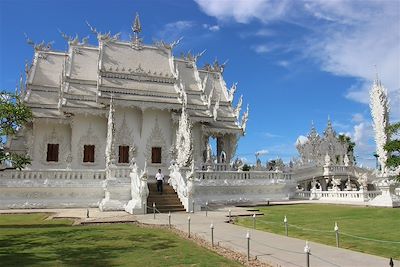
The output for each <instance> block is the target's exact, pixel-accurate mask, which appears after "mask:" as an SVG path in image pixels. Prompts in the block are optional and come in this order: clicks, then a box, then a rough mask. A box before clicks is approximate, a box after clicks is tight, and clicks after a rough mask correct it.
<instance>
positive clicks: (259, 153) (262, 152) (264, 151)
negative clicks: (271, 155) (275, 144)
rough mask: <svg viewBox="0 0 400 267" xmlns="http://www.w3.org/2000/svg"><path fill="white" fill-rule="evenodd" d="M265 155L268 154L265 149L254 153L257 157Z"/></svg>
mask: <svg viewBox="0 0 400 267" xmlns="http://www.w3.org/2000/svg"><path fill="white" fill-rule="evenodd" d="M266 154H268V150H266V149H262V150H259V151H257V152H256V155H257V156H258V157H261V156H264V155H266Z"/></svg>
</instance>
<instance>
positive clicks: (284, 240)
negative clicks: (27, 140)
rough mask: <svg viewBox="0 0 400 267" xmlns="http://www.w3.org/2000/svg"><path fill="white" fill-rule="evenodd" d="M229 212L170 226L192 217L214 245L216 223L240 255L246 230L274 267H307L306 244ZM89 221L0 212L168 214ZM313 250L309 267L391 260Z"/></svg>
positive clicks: (194, 229) (223, 240)
mask: <svg viewBox="0 0 400 267" xmlns="http://www.w3.org/2000/svg"><path fill="white" fill-rule="evenodd" d="M228 209H229V208H221V209H219V210H217V211H209V212H208V216H207V217H206V216H205V212H204V211H202V212H196V213H190V214H188V213H185V212H180V213H172V214H171V223H172V225H173V226H174V227H176V228H177V229H180V230H182V231H184V232H187V230H188V223H187V221H188V220H187V218H188V215H189V216H190V218H191V233H192V234H196V235H197V236H199V237H201V238H203V239H205V240H207V241H210V242H211V231H210V224H211V223H213V224H214V242H215V243H219V245H220V246H224V247H227V248H230V249H232V250H235V251H239V252H241V253H244V254H246V253H247V240H246V233H247V230H249V232H250V238H251V239H250V254H251V257H255V256H257V258H258V259H259V260H261V261H263V262H266V263H268V264H270V265H271V266H274V267H278V266H282V267H283V266H285V267H304V266H306V255H305V253H304V245H305V241H304V240H300V239H296V238H290V237H285V236H281V235H276V234H271V233H267V232H263V231H258V230H253V229H247V228H244V227H241V226H238V225H233V224H228V223H225V221H227V220H228V218H227V215H228ZM231 209H232V215H233V216H235V215H238V214H246V213H247V214H249V215H251V214H253V212H247V211H246V209H244V208H236V207H231ZM89 211H90V212H89V213H90V218H86V209H33V210H32V209H31V210H26V209H25V210H23V209H21V210H0V214H1V213H33V212H51V213H54V214H53V217H54V218H66V217H68V218H75V219H77V222H78V223H97V222H132V221H135V220H136V221H138V222H141V223H146V224H164V225H168V214H157V215H156V219H153V214H147V215H135V216H134V215H130V214H128V213H126V212H122V211H117V212H100V211H99V210H98V209H89ZM309 246H310V247H311V256H310V267H325V266H326V267H335V266H336V267H338V266H340V267H369V266H371V267H380V266H382V267H384V266H389V259H386V258H382V257H377V256H373V255H369V254H364V253H360V252H354V251H351V250H347V249H340V248H335V247H331V246H326V245H322V244H317V243H314V242H309ZM394 266H395V267H400V261H394Z"/></svg>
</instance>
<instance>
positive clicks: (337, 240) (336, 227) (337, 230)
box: [333, 222, 339, 247]
mask: <svg viewBox="0 0 400 267" xmlns="http://www.w3.org/2000/svg"><path fill="white" fill-rule="evenodd" d="M333 230H334V231H335V235H336V247H339V226H338V224H337V222H335V227H334V228H333Z"/></svg>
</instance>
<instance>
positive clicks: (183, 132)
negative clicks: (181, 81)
mask: <svg viewBox="0 0 400 267" xmlns="http://www.w3.org/2000/svg"><path fill="white" fill-rule="evenodd" d="M176 153H177V157H176V163H177V164H178V166H179V167H182V166H187V164H188V162H189V159H190V156H191V154H192V124H191V122H190V120H189V117H188V114H187V112H186V104H185V103H184V104H183V107H182V113H181V117H180V119H179V126H178V132H177V134H176Z"/></svg>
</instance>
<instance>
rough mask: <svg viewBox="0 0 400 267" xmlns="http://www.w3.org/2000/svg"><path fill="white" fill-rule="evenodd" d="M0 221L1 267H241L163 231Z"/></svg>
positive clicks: (36, 219)
mask: <svg viewBox="0 0 400 267" xmlns="http://www.w3.org/2000/svg"><path fill="white" fill-rule="evenodd" d="M47 216H48V215H47V214H25V215H23V214H18V215H0V263H1V265H2V266H241V265H240V264H239V263H237V262H234V261H231V260H228V259H226V258H223V257H222V256H219V255H218V254H216V253H214V252H212V251H209V250H207V249H205V248H202V247H200V246H198V245H197V244H195V243H194V242H192V241H190V240H185V239H182V238H179V237H177V236H176V235H175V234H173V233H172V232H169V231H168V230H164V229H150V228H141V227H138V226H135V225H132V224H108V225H96V226H71V224H72V221H70V220H45V219H46V218H47Z"/></svg>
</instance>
